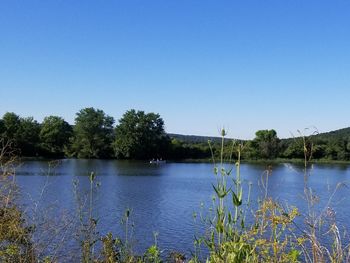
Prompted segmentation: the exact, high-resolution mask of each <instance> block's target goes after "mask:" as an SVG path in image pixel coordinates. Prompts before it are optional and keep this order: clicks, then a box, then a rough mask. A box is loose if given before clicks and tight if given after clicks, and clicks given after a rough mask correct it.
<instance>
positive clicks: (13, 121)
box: [1, 112, 21, 144]
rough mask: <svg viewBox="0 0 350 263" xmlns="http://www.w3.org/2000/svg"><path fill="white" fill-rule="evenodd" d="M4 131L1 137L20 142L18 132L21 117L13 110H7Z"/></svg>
mask: <svg viewBox="0 0 350 263" xmlns="http://www.w3.org/2000/svg"><path fill="white" fill-rule="evenodd" d="M2 126H3V128H2V129H3V132H2V134H1V137H3V138H5V139H6V140H11V141H13V142H14V143H15V144H17V142H18V139H19V138H18V133H19V129H20V126H21V120H20V117H19V116H18V115H17V114H15V113H13V112H6V113H5V114H4V116H3V117H2Z"/></svg>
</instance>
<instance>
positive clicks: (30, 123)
mask: <svg viewBox="0 0 350 263" xmlns="http://www.w3.org/2000/svg"><path fill="white" fill-rule="evenodd" d="M39 133H40V124H39V123H38V122H37V121H36V120H34V119H33V117H27V118H20V128H19V131H18V146H19V148H20V149H21V154H22V155H24V156H36V155H38V154H39Z"/></svg>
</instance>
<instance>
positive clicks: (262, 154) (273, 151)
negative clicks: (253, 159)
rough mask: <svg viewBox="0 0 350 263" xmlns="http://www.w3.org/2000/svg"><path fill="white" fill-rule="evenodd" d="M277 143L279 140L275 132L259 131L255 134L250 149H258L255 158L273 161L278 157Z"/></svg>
mask: <svg viewBox="0 0 350 263" xmlns="http://www.w3.org/2000/svg"><path fill="white" fill-rule="evenodd" d="M279 142H280V140H279V139H278V137H277V133H276V131H275V130H259V131H257V132H256V133H255V139H254V140H253V141H252V147H254V148H255V149H258V151H257V155H258V156H257V157H259V158H264V159H273V158H276V157H277V155H278V148H279V147H278V146H279Z"/></svg>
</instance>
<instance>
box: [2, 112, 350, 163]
mask: <svg viewBox="0 0 350 263" xmlns="http://www.w3.org/2000/svg"><path fill="white" fill-rule="evenodd" d="M183 137H184V136H182V137H181V136H176V135H168V134H167V133H166V132H165V128H164V121H163V119H162V118H161V117H160V115H159V114H156V113H145V112H144V111H136V110H134V109H131V110H128V111H126V112H125V113H124V114H123V116H122V117H121V118H120V119H119V120H118V124H115V120H114V118H113V117H111V116H109V115H107V114H106V113H105V112H104V111H102V110H100V109H95V108H91V107H90V108H84V109H81V110H80V111H79V112H77V113H76V118H75V122H74V124H73V125H70V124H69V123H68V122H66V121H65V120H64V119H63V118H62V117H59V116H48V117H45V118H44V120H43V121H42V123H38V122H37V121H36V120H34V118H33V117H20V116H19V115H17V114H15V113H13V112H7V113H5V114H4V115H3V117H2V118H1V119H0V139H1V140H3V141H8V142H11V145H12V147H13V148H14V149H17V150H18V152H17V154H18V155H21V156H28V157H36V156H40V157H48V158H63V157H68V158H106V159H108V158H117V159H152V158H166V159H173V160H176V159H208V158H211V157H212V155H213V154H214V155H218V154H219V152H220V141H219V140H217V138H216V139H215V138H214V139H213V140H212V142H211V145H209V144H208V142H207V140H205V141H203V140H202V141H201V140H199V139H198V138H199V137H196V136H192V137H189V138H190V139H187V140H184V139H183ZM203 138H204V137H203ZM225 142H226V144H231V140H228V139H226V140H225ZM238 143H242V144H243V145H244V149H243V151H242V154H243V155H242V158H243V159H247V160H260V159H276V158H284V159H301V158H303V157H304V152H305V147H306V148H307V149H306V150H307V151H308V152H309V154H310V157H311V156H312V157H313V158H314V159H327V160H344V161H348V160H350V129H343V130H339V132H337V131H336V132H332V133H328V134H319V135H312V136H309V137H305V138H304V139H302V137H301V136H300V137H296V138H291V139H279V138H278V136H277V133H276V131H275V130H259V131H257V132H256V134H255V138H254V139H253V140H249V141H239V142H238ZM228 148H229V147H228ZM233 155H235V153H233ZM233 157H235V156H233Z"/></svg>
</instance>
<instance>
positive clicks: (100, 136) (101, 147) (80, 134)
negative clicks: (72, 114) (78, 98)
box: [69, 108, 114, 158]
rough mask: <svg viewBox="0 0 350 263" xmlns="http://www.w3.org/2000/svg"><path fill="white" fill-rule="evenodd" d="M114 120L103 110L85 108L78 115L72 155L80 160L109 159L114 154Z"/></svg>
mask: <svg viewBox="0 0 350 263" xmlns="http://www.w3.org/2000/svg"><path fill="white" fill-rule="evenodd" d="M113 123H114V119H113V118H112V117H110V116H108V115H106V114H105V113H104V112H103V111H102V110H95V109H94V108H85V109H82V110H80V111H79V112H78V113H77V117H76V118H75V125H74V128H73V131H74V133H73V138H72V144H71V145H70V146H69V150H70V155H71V156H73V157H78V158H108V157H110V156H111V154H112V147H111V145H112V141H113Z"/></svg>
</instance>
